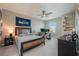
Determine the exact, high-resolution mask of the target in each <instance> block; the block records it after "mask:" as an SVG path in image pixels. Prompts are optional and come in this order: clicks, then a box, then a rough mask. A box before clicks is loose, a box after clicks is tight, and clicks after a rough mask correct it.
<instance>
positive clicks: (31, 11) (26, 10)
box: [0, 3, 76, 20]
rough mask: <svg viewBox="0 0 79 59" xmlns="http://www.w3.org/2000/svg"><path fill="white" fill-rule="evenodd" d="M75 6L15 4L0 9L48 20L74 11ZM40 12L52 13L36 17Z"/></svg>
mask: <svg viewBox="0 0 79 59" xmlns="http://www.w3.org/2000/svg"><path fill="white" fill-rule="evenodd" d="M75 7H76V4H74V3H17V4H13V3H10V4H7V3H6V4H0V8H4V9H8V10H11V11H14V12H17V13H20V14H24V15H27V16H31V17H35V18H39V19H43V20H49V19H53V18H56V17H60V16H62V15H64V14H66V13H68V12H71V11H73V10H75ZM42 10H46V12H53V14H51V15H49V16H48V17H44V18H41V17H40V16H37V15H39V14H41V12H42Z"/></svg>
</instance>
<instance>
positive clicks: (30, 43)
mask: <svg viewBox="0 0 79 59" xmlns="http://www.w3.org/2000/svg"><path fill="white" fill-rule="evenodd" d="M42 43H44V44H45V40H44V38H38V39H34V40H30V41H26V42H22V43H21V48H20V56H23V53H24V52H25V51H28V50H30V49H32V48H34V47H36V46H39V45H40V44H42Z"/></svg>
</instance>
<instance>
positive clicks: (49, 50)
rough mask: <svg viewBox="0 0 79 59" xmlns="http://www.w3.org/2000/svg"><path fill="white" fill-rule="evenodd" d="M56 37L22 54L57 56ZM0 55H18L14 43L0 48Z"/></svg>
mask: <svg viewBox="0 0 79 59" xmlns="http://www.w3.org/2000/svg"><path fill="white" fill-rule="evenodd" d="M57 44H58V43H57V39H55V38H52V39H51V40H46V45H43V44H42V45H40V46H38V47H36V48H33V49H31V50H29V51H27V52H25V53H24V56H57V55H58V50H57V49H58V45H57ZM0 56H19V54H18V49H17V47H16V45H11V46H7V47H3V48H0Z"/></svg>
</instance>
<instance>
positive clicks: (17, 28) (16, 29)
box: [15, 27, 32, 35]
mask: <svg viewBox="0 0 79 59" xmlns="http://www.w3.org/2000/svg"><path fill="white" fill-rule="evenodd" d="M23 29H26V30H29V31H30V33H31V32H32V31H31V28H22V27H16V28H15V35H18V31H19V30H23Z"/></svg>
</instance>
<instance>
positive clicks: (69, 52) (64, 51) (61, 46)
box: [58, 36, 77, 56]
mask: <svg viewBox="0 0 79 59" xmlns="http://www.w3.org/2000/svg"><path fill="white" fill-rule="evenodd" d="M76 55H77V54H76V41H68V40H66V39H65V37H64V36H62V37H60V38H58V56H76Z"/></svg>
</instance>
